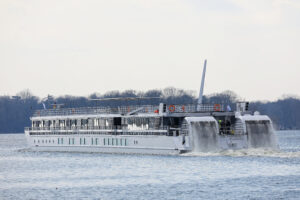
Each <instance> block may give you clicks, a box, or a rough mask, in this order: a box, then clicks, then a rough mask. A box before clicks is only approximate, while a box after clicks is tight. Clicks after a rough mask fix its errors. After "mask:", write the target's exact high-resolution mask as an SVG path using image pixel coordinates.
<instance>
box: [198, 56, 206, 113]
mask: <svg viewBox="0 0 300 200" xmlns="http://www.w3.org/2000/svg"><path fill="white" fill-rule="evenodd" d="M206 63H207V61H206V60H205V61H204V67H203V72H202V80H201V86H200V93H199V98H198V105H197V111H200V109H201V104H202V98H203V91H204V81H205V73H206Z"/></svg>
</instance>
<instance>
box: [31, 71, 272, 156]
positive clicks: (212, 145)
mask: <svg viewBox="0 0 300 200" xmlns="http://www.w3.org/2000/svg"><path fill="white" fill-rule="evenodd" d="M205 69H206V65H204V70H203V76H202V84H201V90H200V95H199V100H198V103H197V104H196V105H173V104H170V105H167V104H165V103H160V104H159V105H157V106H153V105H143V106H123V107H121V106H120V107H85V108H53V109H44V110H37V111H35V113H34V115H33V116H32V117H31V122H32V125H31V127H26V128H25V135H26V138H27V141H28V144H29V145H30V146H31V148H32V149H33V150H37V151H76V152H103V153H140V154H180V153H185V152H191V151H219V150H224V149H241V148H257V147H264V148H265V147H270V148H274V147H276V138H275V136H274V131H273V127H272V122H271V120H270V118H269V117H268V116H265V115H260V114H259V113H258V112H255V113H254V114H252V113H250V112H249V111H248V103H247V102H239V103H237V104H236V110H235V111H231V109H228V108H227V105H223V104H212V105H207V104H202V95H203V86H204V77H205Z"/></svg>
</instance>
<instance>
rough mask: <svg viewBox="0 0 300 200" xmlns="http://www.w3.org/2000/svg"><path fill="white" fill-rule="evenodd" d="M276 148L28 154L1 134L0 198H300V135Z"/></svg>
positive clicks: (282, 135)
mask: <svg viewBox="0 0 300 200" xmlns="http://www.w3.org/2000/svg"><path fill="white" fill-rule="evenodd" d="M276 135H277V139H278V143H279V147H280V150H278V151H274V150H264V149H248V150H239V151H224V152H219V153H209V152H208V153H189V154H185V155H180V156H151V155H120V154H99V153H61V152H51V153H50V152H32V151H30V150H29V149H28V148H27V146H26V141H25V138H24V135H23V134H1V135H0V199H1V200H2V199H151V200H152V199H300V131H280V132H276Z"/></svg>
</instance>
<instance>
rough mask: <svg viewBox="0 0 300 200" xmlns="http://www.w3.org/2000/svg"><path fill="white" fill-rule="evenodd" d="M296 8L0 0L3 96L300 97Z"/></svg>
mask: <svg viewBox="0 0 300 200" xmlns="http://www.w3.org/2000/svg"><path fill="white" fill-rule="evenodd" d="M299 36H300V1H298V0H248V1H246V0H245V1H243V0H218V1H217V0H210V1H206V0H182V1H180V0H152V1H148V0H147V1H145V0H109V1H106V0H105V1H104V0H103V1H101V0H51V1H39V0H1V1H0V70H1V73H0V95H4V94H9V95H14V94H15V93H17V92H19V91H21V90H23V89H26V88H28V89H30V90H31V91H32V92H33V93H34V94H35V95H38V96H41V97H43V96H46V95H47V94H53V95H56V96H57V95H63V94H71V95H88V94H91V93H93V92H100V93H103V92H105V91H109V90H122V91H123V90H126V89H135V90H148V89H154V88H164V87H168V86H174V87H178V88H183V89H189V90H196V91H197V92H198V91H199V85H200V78H201V72H202V65H203V61H204V59H205V58H207V59H208V66H207V67H208V68H207V75H206V86H205V90H204V93H205V94H210V93H214V92H221V91H224V90H233V91H235V92H236V93H238V94H239V95H240V96H242V97H243V98H245V99H249V100H257V99H259V100H266V99H269V100H274V99H277V98H278V97H280V96H281V95H283V94H295V95H300V89H299V86H300V78H299V77H300V76H299V74H300V60H299V56H300V55H299V54H300V37H299Z"/></svg>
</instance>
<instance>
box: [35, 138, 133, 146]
mask: <svg viewBox="0 0 300 200" xmlns="http://www.w3.org/2000/svg"><path fill="white" fill-rule="evenodd" d="M33 143H34V144H44V143H46V144H47V143H49V144H51V143H52V144H54V143H55V140H33ZM137 143H138V142H137V141H134V144H137ZM57 144H64V138H57ZM68 144H69V145H71V144H75V138H69V141H68ZM79 144H80V145H86V138H80V139H79ZM90 144H91V145H98V144H99V139H98V138H91V143H90ZM103 145H104V146H107V145H109V146H128V141H127V139H126V138H103Z"/></svg>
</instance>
